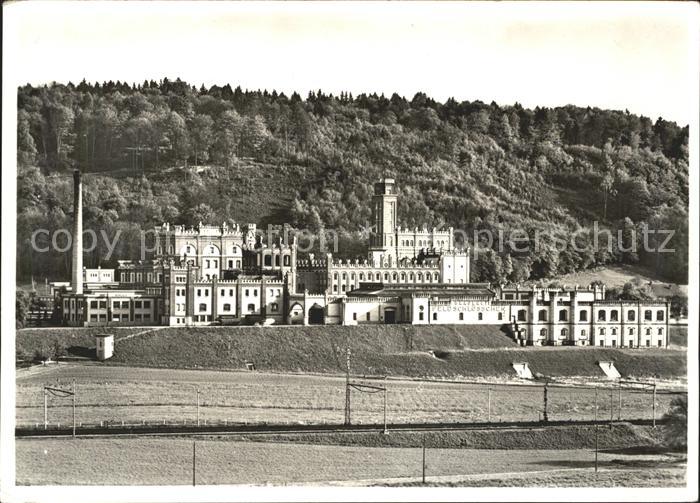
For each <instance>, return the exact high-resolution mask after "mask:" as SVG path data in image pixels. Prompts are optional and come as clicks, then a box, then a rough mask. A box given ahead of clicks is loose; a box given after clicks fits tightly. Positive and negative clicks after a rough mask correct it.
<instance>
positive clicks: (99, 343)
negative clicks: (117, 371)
mask: <svg viewBox="0 0 700 503" xmlns="http://www.w3.org/2000/svg"><path fill="white" fill-rule="evenodd" d="M95 352H96V353H97V359H98V360H100V361H105V360H106V359H108V358H111V357H112V355H113V354H114V336H113V335H112V334H97V335H96V336H95Z"/></svg>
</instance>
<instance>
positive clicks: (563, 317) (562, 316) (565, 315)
mask: <svg viewBox="0 0 700 503" xmlns="http://www.w3.org/2000/svg"><path fill="white" fill-rule="evenodd" d="M568 319H569V312H568V311H567V310H566V309H562V310H561V311H559V321H568Z"/></svg>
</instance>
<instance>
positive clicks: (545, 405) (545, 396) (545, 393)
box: [544, 384, 549, 423]
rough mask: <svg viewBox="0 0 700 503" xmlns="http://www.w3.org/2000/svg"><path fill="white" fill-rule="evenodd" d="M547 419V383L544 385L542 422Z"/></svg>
mask: <svg viewBox="0 0 700 503" xmlns="http://www.w3.org/2000/svg"><path fill="white" fill-rule="evenodd" d="M548 420H549V418H548V417H547V384H545V385H544V422H545V423H546V422H547V421H548Z"/></svg>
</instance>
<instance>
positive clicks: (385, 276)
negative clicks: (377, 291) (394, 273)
mask: <svg viewBox="0 0 700 503" xmlns="http://www.w3.org/2000/svg"><path fill="white" fill-rule="evenodd" d="M384 281H389V273H386V272H385V273H384Z"/></svg>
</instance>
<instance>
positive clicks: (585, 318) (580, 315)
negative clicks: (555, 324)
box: [578, 311, 588, 321]
mask: <svg viewBox="0 0 700 503" xmlns="http://www.w3.org/2000/svg"><path fill="white" fill-rule="evenodd" d="M578 321H588V311H581V312H580V313H578Z"/></svg>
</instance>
